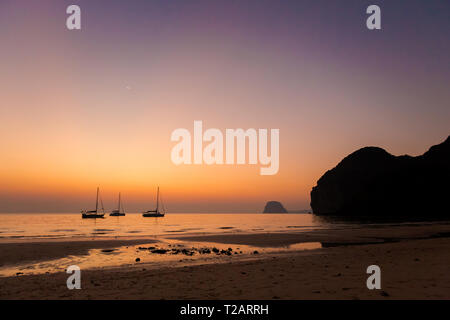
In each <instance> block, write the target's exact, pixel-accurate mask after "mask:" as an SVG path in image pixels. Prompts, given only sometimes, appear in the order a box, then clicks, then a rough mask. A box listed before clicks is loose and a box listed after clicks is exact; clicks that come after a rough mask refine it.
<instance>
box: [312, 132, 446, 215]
mask: <svg viewBox="0 0 450 320" xmlns="http://www.w3.org/2000/svg"><path fill="white" fill-rule="evenodd" d="M449 183H450V137H448V138H447V140H445V141H444V142H443V143H441V144H439V145H435V146H433V147H431V148H430V149H429V150H428V151H427V152H425V153H424V154H423V155H420V156H417V157H412V156H408V155H403V156H394V155H391V154H390V153H388V152H386V151H385V150H383V149H381V148H377V147H365V148H362V149H360V150H358V151H356V152H354V153H352V154H350V155H349V156H347V157H345V158H344V159H343V160H342V161H341V162H340V163H339V164H338V165H337V166H336V167H335V168H333V169H331V170H329V171H327V172H326V173H325V174H324V175H323V176H322V177H321V178H320V179H319V180H318V182H317V186H315V187H314V188H313V189H312V191H311V207H312V209H313V213H314V214H317V215H335V216H346V217H351V216H353V217H365V216H366V217H386V218H405V217H408V218H411V217H418V218H419V217H420V218H426V217H429V218H438V217H444V216H447V217H448V216H449V213H450V203H449V202H448V196H449V195H450V184H449Z"/></svg>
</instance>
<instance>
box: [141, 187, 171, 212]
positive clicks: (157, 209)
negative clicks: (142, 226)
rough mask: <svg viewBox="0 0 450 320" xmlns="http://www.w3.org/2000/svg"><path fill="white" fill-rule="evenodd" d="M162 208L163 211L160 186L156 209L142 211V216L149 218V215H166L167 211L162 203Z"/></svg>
mask: <svg viewBox="0 0 450 320" xmlns="http://www.w3.org/2000/svg"><path fill="white" fill-rule="evenodd" d="M161 204H162V201H161ZM162 208H163V212H161V211H159V187H158V192H157V194H156V210H149V211H145V212H142V216H143V217H145V218H147V217H164V216H165V214H166V213H165V210H164V205H163V204H162Z"/></svg>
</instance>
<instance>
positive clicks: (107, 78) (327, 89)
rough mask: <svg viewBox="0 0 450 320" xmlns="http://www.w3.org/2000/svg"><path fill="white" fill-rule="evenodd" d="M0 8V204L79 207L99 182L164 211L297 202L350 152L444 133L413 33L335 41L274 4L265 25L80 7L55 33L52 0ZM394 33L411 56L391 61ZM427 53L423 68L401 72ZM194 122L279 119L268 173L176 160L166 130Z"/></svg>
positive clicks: (432, 77) (412, 148)
mask: <svg viewBox="0 0 450 320" xmlns="http://www.w3.org/2000/svg"><path fill="white" fill-rule="evenodd" d="M147 5H148V6H150V7H151V4H147ZM116 6H119V5H118V4H116ZM0 8H1V9H2V10H0V38H1V42H2V44H1V47H2V50H1V51H0V60H1V61H2V77H1V78H0V85H1V87H2V90H1V93H0V105H1V107H0V117H1V119H2V125H1V126H0V148H1V150H2V157H1V158H2V161H1V166H0V180H1V185H0V200H1V205H0V211H1V212H78V211H79V209H81V208H83V207H85V206H86V204H87V203H88V204H89V203H92V201H93V199H94V197H95V190H96V187H97V186H99V187H100V188H101V190H102V194H103V200H104V202H105V204H106V206H109V207H110V206H111V205H112V204H113V203H115V202H114V201H115V199H116V197H117V194H118V192H122V194H123V196H124V202H125V205H126V206H127V208H128V210H129V211H130V212H137V211H139V210H142V208H143V207H145V206H146V205H148V204H152V203H154V201H155V190H156V187H157V186H160V188H161V190H162V195H163V196H164V197H165V202H166V203H167V209H168V210H169V211H173V212H257V211H261V210H262V208H263V206H264V203H265V202H266V201H268V200H279V201H282V202H283V204H285V205H286V207H287V208H289V209H291V210H300V209H309V201H310V199H309V192H310V190H311V188H312V187H313V186H314V185H315V183H316V181H317V179H318V178H320V176H321V175H322V174H323V173H324V172H325V171H326V170H328V169H329V168H332V167H333V166H335V165H336V164H337V163H338V162H339V161H340V160H341V159H342V158H343V157H344V156H345V155H347V154H349V153H350V152H352V151H353V150H355V149H357V148H360V147H363V146H366V145H377V146H380V147H383V148H385V149H386V150H387V151H389V152H391V153H393V154H397V155H399V154H405V153H407V154H411V155H417V154H421V153H423V152H424V151H426V148H427V146H430V145H433V144H436V143H439V142H440V141H441V140H442V139H443V137H446V136H447V135H448V118H449V116H450V111H449V108H448V101H449V98H450V94H449V91H448V90H447V88H446V87H447V86H448V80H449V79H448V73H445V68H443V67H442V65H441V64H440V62H439V61H440V60H439V59H440V57H442V53H439V52H440V51H439V52H438V53H436V52H437V51H435V50H434V49H432V50H431V49H430V48H434V46H433V45H435V43H433V40H432V39H425V38H426V35H423V37H424V43H421V46H420V47H419V46H417V44H415V43H412V42H411V43H409V42H408V41H407V40H406V39H404V38H401V37H400V36H399V38H401V40H398V39H397V38H396V37H393V36H392V35H389V36H383V35H381V36H376V37H374V38H372V39H369V38H368V37H367V34H366V33H364V32H365V30H363V29H361V33H357V34H356V35H355V34H350V33H346V32H345V29H346V27H349V26H343V31H342V34H341V35H340V40H339V43H336V41H335V40H333V39H334V38H333V35H332V34H330V30H332V29H333V26H332V25H328V24H327V23H323V24H322V25H321V26H320V27H318V26H317V24H315V22H314V21H312V20H311V18H308V16H306V15H305V16H302V13H299V15H300V17H293V16H292V15H287V16H286V15H285V13H286V12H280V13H279V14H280V16H277V15H276V13H274V16H270V19H273V20H274V21H277V22H278V24H273V27H271V28H269V27H267V25H266V24H265V23H264V19H266V18H267V17H266V16H264V15H263V13H262V12H255V13H253V14H250V13H249V12H247V11H245V10H243V11H236V10H234V9H233V7H232V6H231V7H230V8H229V9H227V10H224V8H223V7H221V6H220V5H217V6H214V5H212V4H211V5H210V6H208V7H205V8H203V9H201V8H196V9H195V10H194V9H192V10H189V11H184V13H183V14H181V13H180V12H178V11H176V10H175V9H173V10H175V11H171V10H172V9H170V8H167V9H166V10H167V12H162V13H161V12H160V14H161V15H164V17H159V16H158V12H159V11H157V10H150V8H149V10H148V11H145V14H144V13H143V14H136V15H135V16H133V17H131V16H126V15H125V16H123V15H121V13H120V10H118V9H119V8H116V7H115V6H112V9H111V10H110V11H108V12H105V11H104V10H102V8H101V5H100V4H99V3H95V4H94V3H88V2H87V3H86V8H87V9H88V10H86V12H87V16H86V20H85V24H84V29H83V30H82V31H80V32H68V31H67V30H66V29H65V28H61V27H60V24H61V17H60V16H59V14H58V13H59V12H60V11H61V10H62V11H63V12H64V4H57V3H56V2H54V1H53V2H52V1H43V2H42V3H41V2H40V3H39V4H37V3H34V2H33V3H26V4H25V3H16V2H12V1H6V2H5V3H4V4H1V5H0ZM6 8H7V9H8V10H4V9H6ZM116 9H117V10H116ZM163 11H164V10H163ZM6 12H7V13H6ZM211 12H213V13H215V15H216V16H215V19H214V22H212V20H211V19H208V18H204V17H207V16H208V14H210V13H211ZM323 14H324V15H332V14H336V13H335V12H334V11H333V12H331V11H330V12H328V11H326V10H325V11H324V12H323ZM5 15H8V18H9V19H8V24H6V22H5V21H6V18H5ZM231 16H233V19H230V17H231ZM281 16H283V17H285V18H283V19H281ZM12 17H13V18H14V19H12ZM202 17H203V18H204V19H201V18H202ZM293 21H297V22H296V23H297V25H296V24H294V23H293ZM324 21H326V20H325V19H324ZM311 30H314V32H311ZM18 39H19V40H18ZM398 41H401V42H402V44H403V45H404V46H407V47H409V48H410V49H411V50H416V51H420V52H421V54H418V55H415V56H410V57H404V56H403V53H401V52H400V51H397V49H396V48H397V47H396V46H397V45H398ZM380 43H383V45H384V47H385V48H387V49H385V51H383V52H385V53H383V52H382V53H380V52H377V53H376V54H375V53H374V52H373V50H372V49H373V48H374V47H376V46H377V44H380ZM356 47H357V48H358V49H357V50H356V49H355V48H356ZM430 50H431V53H430V56H427V58H425V59H429V60H427V61H428V62H427V63H428V64H427V68H422V67H419V68H412V66H415V65H416V64H417V61H419V60H421V59H423V55H426V54H428V53H427V52H429V51H430ZM404 51H405V49H403V50H402V52H404ZM388 53H389V55H388ZM433 54H435V56H433ZM349 55H351V56H352V57H350V58H348V56H349ZM405 70H408V72H405ZM416 79H421V80H420V81H419V80H416ZM394 87H395V88H394ZM412 92H413V93H414V94H411V93H412ZM430 101H432V103H430ZM424 106H426V107H424ZM194 120H202V121H203V124H204V127H205V128H206V129H207V128H218V129H220V130H222V131H225V129H227V128H231V129H235V128H243V129H244V130H246V129H248V128H255V129H259V128H264V129H272V128H273V129H279V130H280V168H279V172H278V173H277V174H276V175H273V176H261V175H260V174H259V168H260V165H211V166H208V165H180V166H176V165H174V164H173V163H172V161H171V159H170V152H171V149H172V148H173V146H174V145H175V143H174V142H172V141H170V136H171V133H172V132H173V130H175V129H177V128H186V129H188V130H190V131H191V132H192V130H193V122H194Z"/></svg>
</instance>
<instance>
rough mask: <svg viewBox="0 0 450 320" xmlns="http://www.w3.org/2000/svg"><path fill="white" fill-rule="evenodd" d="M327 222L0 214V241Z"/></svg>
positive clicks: (281, 217)
mask: <svg viewBox="0 0 450 320" xmlns="http://www.w3.org/2000/svg"><path fill="white" fill-rule="evenodd" d="M326 226H327V223H325V222H323V221H321V220H320V219H319V218H317V217H315V216H314V215H311V214H261V213H257V214H204V213H202V214H181V213H180V214H167V215H166V216H165V217H164V218H144V217H142V215H141V214H127V215H126V216H124V217H109V216H105V218H104V219H81V214H79V213H77V214H62V213H61V214H57V213H52V214H7V213H5V214H0V241H2V242H8V241H13V240H22V241H23V240H39V239H67V240H69V239H76V238H92V237H96V238H111V237H118V238H119V237H120V238H136V237H145V236H158V235H170V234H172V235H173V234H211V233H237V232H245V233H252V232H256V233H257V232H277V231H296V232H298V231H302V230H305V231H306V230H311V229H317V228H324V227H326Z"/></svg>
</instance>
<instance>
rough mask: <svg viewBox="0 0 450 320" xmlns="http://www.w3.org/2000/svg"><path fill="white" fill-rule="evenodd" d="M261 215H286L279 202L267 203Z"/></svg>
mask: <svg viewBox="0 0 450 320" xmlns="http://www.w3.org/2000/svg"><path fill="white" fill-rule="evenodd" d="M263 213H288V212H287V210H286V209H285V208H284V207H283V205H282V204H281V202H278V201H268V202H267V203H266V206H265V207H264V211H263Z"/></svg>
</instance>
